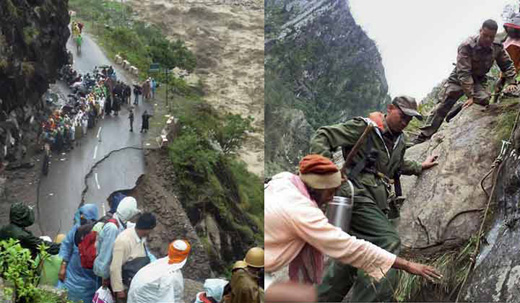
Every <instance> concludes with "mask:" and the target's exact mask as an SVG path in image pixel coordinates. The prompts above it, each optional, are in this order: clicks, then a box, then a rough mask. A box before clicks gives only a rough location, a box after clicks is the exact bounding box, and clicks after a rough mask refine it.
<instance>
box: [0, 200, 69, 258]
mask: <svg viewBox="0 0 520 303" xmlns="http://www.w3.org/2000/svg"><path fill="white" fill-rule="evenodd" d="M9 222H10V223H9V224H7V225H4V226H2V228H0V240H8V239H15V240H18V241H20V245H21V246H22V247H23V248H27V249H29V250H30V251H31V255H32V257H33V258H36V256H37V255H38V253H39V249H38V246H39V245H40V244H45V245H46V246H47V247H48V248H47V250H46V251H47V252H48V253H49V254H51V255H56V254H58V252H59V251H60V244H58V243H53V242H48V241H44V240H42V239H40V238H38V237H36V236H34V235H33V233H32V232H31V231H29V230H27V227H29V226H31V225H33V224H34V210H33V209H32V208H31V207H29V206H27V205H24V204H23V203H14V204H12V205H11V209H10V211H9Z"/></svg>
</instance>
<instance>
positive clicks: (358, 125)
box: [311, 113, 422, 210]
mask: <svg viewBox="0 0 520 303" xmlns="http://www.w3.org/2000/svg"><path fill="white" fill-rule="evenodd" d="M369 123H371V124H372V125H374V129H373V130H372V132H371V133H370V134H369V135H368V136H367V138H366V139H365V142H364V143H363V145H362V147H361V148H360V149H359V151H358V153H357V154H356V156H355V157H354V159H353V163H352V164H351V165H349V170H348V172H349V171H350V170H351V169H352V168H353V167H354V166H355V165H356V164H357V163H358V162H360V161H363V159H365V158H367V157H368V155H369V154H371V153H372V152H373V151H375V152H376V153H377V160H376V162H375V169H376V170H377V172H380V173H382V174H384V175H385V176H387V177H389V178H393V177H394V175H395V174H396V172H398V171H399V172H401V173H402V174H404V175H419V174H420V173H421V172H422V166H421V163H418V162H415V161H409V160H405V159H404V153H405V150H406V144H405V137H404V134H397V135H394V136H392V137H393V140H391V141H392V142H386V143H385V141H388V137H389V129H388V127H387V125H386V121H385V119H384V117H383V114H381V113H372V114H370V116H369V118H361V117H358V118H354V119H352V120H349V121H347V122H345V123H342V124H337V125H331V126H324V127H320V128H319V129H318V130H317V131H316V134H315V135H314V137H313V138H312V139H311V153H313V154H321V155H323V156H325V157H329V158H332V156H333V155H332V152H333V151H334V150H335V149H336V148H337V147H342V148H343V150H344V153H343V156H344V157H346V156H347V153H348V152H350V150H351V149H352V147H354V145H355V144H356V142H357V140H358V139H359V137H361V135H362V134H363V132H364V131H365V128H366V127H367V126H368V124H369ZM369 141H371V142H372V143H371V144H369V143H368V142H369ZM370 145H372V146H370ZM352 181H353V183H354V194H355V196H356V198H355V199H356V202H364V203H375V204H377V205H378V206H379V208H380V209H382V210H387V209H388V205H387V199H388V194H389V192H388V190H387V187H386V185H385V183H384V181H385V180H383V179H382V178H380V177H378V176H377V175H376V174H374V173H373V172H369V171H366V170H363V171H361V172H360V173H359V174H357V176H355V177H354V179H353V180H352ZM336 194H337V195H339V196H344V197H350V195H351V191H350V188H349V186H348V184H346V183H345V184H343V185H342V186H341V187H340V189H339V190H338V192H337V193H336Z"/></svg>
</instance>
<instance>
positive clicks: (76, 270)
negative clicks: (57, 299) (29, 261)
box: [58, 204, 101, 303]
mask: <svg viewBox="0 0 520 303" xmlns="http://www.w3.org/2000/svg"><path fill="white" fill-rule="evenodd" d="M76 214H79V215H83V216H84V217H85V218H86V219H88V220H97V219H98V208H97V206H96V205H94V204H85V205H83V206H82V207H80V208H79V209H78V211H77V212H76ZM78 217H79V216H78ZM78 227H79V220H78V221H76V222H75V224H74V226H73V227H72V229H71V230H70V231H69V233H68V234H67V237H66V238H65V239H64V240H63V242H62V243H61V247H60V253H59V256H60V257H61V258H63V261H66V262H67V263H68V264H67V273H66V276H65V282H61V281H60V282H58V288H64V289H67V290H68V299H69V300H71V301H79V300H83V302H84V303H90V302H92V298H93V297H94V293H95V292H96V290H97V289H98V288H99V287H100V286H101V281H100V280H99V279H98V278H97V277H96V275H95V274H94V272H93V271H92V270H91V269H85V268H83V267H81V260H80V257H79V249H78V247H77V246H76V245H75V244H74V235H75V234H76V230H77V229H78Z"/></svg>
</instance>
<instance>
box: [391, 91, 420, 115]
mask: <svg viewBox="0 0 520 303" xmlns="http://www.w3.org/2000/svg"><path fill="white" fill-rule="evenodd" d="M392 104H393V105H395V106H397V107H399V109H400V110H401V111H402V112H403V113H404V114H405V115H407V116H409V117H416V118H417V119H419V120H422V119H423V116H422V115H421V114H420V113H419V112H418V111H417V102H416V101H415V98H412V97H409V96H398V97H395V98H394V100H393V101H392Z"/></svg>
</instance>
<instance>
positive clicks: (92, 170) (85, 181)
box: [79, 146, 145, 207]
mask: <svg viewBox="0 0 520 303" xmlns="http://www.w3.org/2000/svg"><path fill="white" fill-rule="evenodd" d="M127 149H135V150H144V149H145V148H143V147H135V146H127V147H123V148H119V149H114V150H112V151H111V152H109V153H108V154H106V155H105V156H104V157H103V158H101V159H100V160H99V161H97V162H96V163H94V165H93V166H92V167H91V168H90V171H89V172H88V173H87V174H86V175H85V177H84V178H83V181H84V184H85V188H84V189H83V191H82V192H81V203H80V205H79V206H80V207H81V206H82V205H83V204H84V203H85V201H84V200H85V195H86V194H87V191H88V189H89V186H88V178H90V176H92V173H93V172H94V169H95V168H96V167H97V166H98V165H99V164H101V163H102V162H104V161H105V160H106V159H108V158H109V157H110V156H111V155H112V154H114V153H117V152H120V151H124V150H127Z"/></svg>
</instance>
